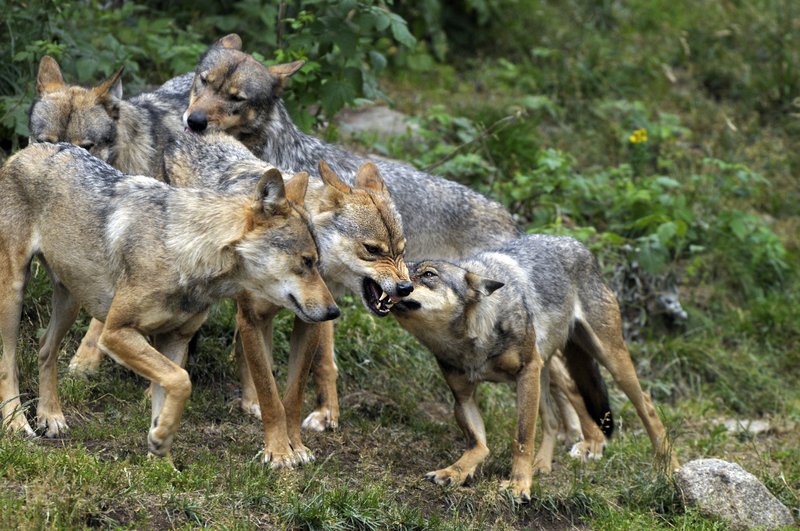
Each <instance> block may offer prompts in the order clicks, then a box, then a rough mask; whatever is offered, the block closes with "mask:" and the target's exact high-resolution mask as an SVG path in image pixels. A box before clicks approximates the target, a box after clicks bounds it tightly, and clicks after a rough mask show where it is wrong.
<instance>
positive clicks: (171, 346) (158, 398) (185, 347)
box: [149, 317, 205, 429]
mask: <svg viewBox="0 0 800 531" xmlns="http://www.w3.org/2000/svg"><path fill="white" fill-rule="evenodd" d="M203 320H205V318H204V317H203ZM201 323H202V321H201ZM191 339H192V334H189V335H188V336H187V335H185V334H182V333H180V331H177V332H173V333H169V334H162V335H157V336H155V337H154V338H153V345H154V346H155V348H156V350H158V351H159V352H160V353H161V354H162V355H164V356H166V358H167V359H169V360H170V361H171V362H173V363H175V364H176V365H178V366H179V367H181V368H183V369H185V368H186V361H187V358H188V355H189V341H191ZM149 391H150V399H151V402H150V411H151V412H150V425H151V429H152V428H156V427H158V424H159V420H160V419H159V417H160V415H161V410H162V409H163V408H164V401H165V400H166V390H165V389H164V387H162V386H161V385H159V384H158V383H156V382H155V381H153V382H152V383H151V385H150V389H149Z"/></svg>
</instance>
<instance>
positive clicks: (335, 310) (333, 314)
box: [322, 304, 342, 321]
mask: <svg viewBox="0 0 800 531" xmlns="http://www.w3.org/2000/svg"><path fill="white" fill-rule="evenodd" d="M340 315H342V311H341V310H340V309H339V307H338V306H336V305H335V304H331V305H329V306H328V308H327V310H326V312H325V318H324V319H322V320H323V321H330V320H332V319H336V318H337V317H339V316H340Z"/></svg>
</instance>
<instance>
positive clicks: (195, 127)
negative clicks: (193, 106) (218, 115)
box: [186, 111, 208, 133]
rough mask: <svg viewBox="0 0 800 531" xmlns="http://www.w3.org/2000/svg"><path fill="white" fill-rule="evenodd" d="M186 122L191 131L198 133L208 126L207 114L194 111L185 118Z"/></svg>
mask: <svg viewBox="0 0 800 531" xmlns="http://www.w3.org/2000/svg"><path fill="white" fill-rule="evenodd" d="M186 124H187V125H188V126H189V129H191V130H192V131H194V132H196V133H200V132H202V131H205V130H206V127H208V116H206V113H204V112H202V111H194V112H192V113H191V114H189V117H188V118H186Z"/></svg>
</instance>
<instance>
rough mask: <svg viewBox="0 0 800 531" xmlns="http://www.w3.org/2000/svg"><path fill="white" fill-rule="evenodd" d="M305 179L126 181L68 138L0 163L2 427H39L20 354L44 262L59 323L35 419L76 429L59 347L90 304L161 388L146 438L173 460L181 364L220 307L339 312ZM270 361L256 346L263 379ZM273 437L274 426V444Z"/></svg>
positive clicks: (124, 355)
mask: <svg viewBox="0 0 800 531" xmlns="http://www.w3.org/2000/svg"><path fill="white" fill-rule="evenodd" d="M306 186H307V175H300V176H297V177H295V178H294V179H292V181H290V182H289V184H288V185H284V182H283V179H282V177H281V175H280V173H279V172H278V171H277V170H272V171H268V172H265V173H264V174H263V175H262V176H261V177H260V179H259V181H258V183H257V184H256V185H255V186H253V188H252V190H251V191H250V193H249V194H238V195H229V194H220V193H216V192H213V191H210V190H189V189H178V188H172V187H169V186H168V185H166V184H163V183H161V182H159V181H156V180H154V179H150V178H147V177H131V176H127V175H124V174H122V173H121V172H119V171H117V170H115V169H114V168H112V167H111V166H109V165H107V164H105V163H104V162H102V161H100V160H98V159H96V158H94V157H93V156H91V155H90V154H89V153H87V152H86V151H85V150H83V149H80V148H78V147H76V146H74V145H71V144H34V145H32V146H29V147H28V148H26V149H24V150H22V151H20V152H19V153H17V154H15V155H14V156H13V157H11V158H10V159H9V160H8V161H7V162H6V164H5V165H4V166H3V168H2V170H0V205H2V206H1V207H0V211H1V212H2V215H0V336H1V338H0V339H2V344H3V350H2V360H0V403H2V404H3V407H2V413H3V425H4V426H6V427H9V428H11V429H13V430H24V431H25V432H28V433H32V430H31V428H30V425H29V424H28V421H27V420H26V418H25V417H24V415H22V414H20V411H21V404H20V400H19V384H18V379H17V367H16V349H17V335H18V331H19V322H20V314H21V307H22V300H23V293H24V289H25V284H26V282H27V280H28V277H29V265H30V262H31V260H32V259H33V257H35V256H36V257H39V259H40V261H41V262H42V264H43V265H44V266H45V268H46V270H47V271H48V273H49V276H50V279H51V281H52V282H53V311H52V317H51V320H50V323H49V324H48V327H47V330H46V332H45V334H44V336H43V338H42V341H41V349H40V351H39V371H40V399H39V403H38V409H37V418H38V424H39V427H40V428H42V429H43V430H44V431H45V435H47V436H50V437H52V436H56V435H58V434H59V433H60V432H61V431H63V430H65V429H66V427H67V426H66V423H65V421H64V415H63V413H62V410H61V406H60V403H59V400H58V392H57V381H56V379H57V371H56V365H57V364H56V362H57V353H58V345H59V343H60V342H61V339H62V338H63V337H64V334H65V333H66V332H67V330H68V329H69V327H70V325H71V324H72V322H73V321H74V319H75V317H76V315H77V313H78V310H79V308H80V307H81V306H82V307H84V308H85V309H86V310H88V311H89V313H90V314H91V315H92V316H93V317H95V318H97V319H99V320H101V321H104V322H105V327H104V329H103V333H102V335H101V337H100V341H99V343H100V348H101V349H102V350H103V351H104V352H105V353H107V354H108V355H110V356H111V357H112V358H114V359H115V360H117V361H118V362H119V363H121V364H122V365H124V366H126V367H128V368H130V369H132V370H133V371H135V372H136V373H138V374H140V375H142V376H144V377H145V378H147V379H149V380H150V381H151V382H154V383H155V384H156V386H155V389H154V391H153V402H154V406H153V417H152V420H151V428H150V430H149V433H148V445H149V448H150V451H151V452H152V453H153V454H155V455H158V456H166V455H168V454H169V452H170V447H171V445H172V440H173V438H174V436H175V433H176V430H177V428H178V424H179V422H180V418H181V415H182V413H183V410H184V405H185V402H186V400H187V398H188V396H189V393H190V391H191V383H190V380H189V376H188V374H187V372H186V371H185V370H184V369H183V368H181V364H182V362H183V359H184V358H185V356H186V350H187V345H188V341H189V339H190V338H191V337H192V335H193V334H194V333H195V332H196V331H197V329H198V328H199V326H200V325H201V324H202V322H203V321H204V319H205V317H206V314H207V312H208V308H209V307H210V305H211V304H212V303H213V302H215V301H216V300H218V299H220V298H223V297H234V296H241V295H242V294H245V295H247V296H249V297H253V298H264V299H266V300H268V301H270V302H273V303H275V304H280V305H284V306H286V307H289V308H292V309H293V310H294V311H295V312H296V313H297V315H298V316H300V317H301V318H303V319H305V320H307V321H309V322H315V321H323V320H326V319H331V318H335V317H336V316H338V314H339V309H338V308H337V307H336V305H335V303H334V301H333V298H332V296H331V294H330V292H329V291H328V289H327V287H326V286H325V284H324V283H323V281H322V278H321V277H320V275H319V271H318V270H317V267H316V264H317V261H318V256H317V248H316V244H315V242H314V237H313V234H312V229H311V225H310V223H309V220H308V218H307V216H306V214H305V213H304V210H303V208H302V200H303V197H304V195H305V190H306ZM147 336H152V337H153V345H155V347H154V346H151V344H150V343H149V342H148V340H147ZM263 358H264V355H263V351H259V350H256V351H253V352H251V353H248V363H249V364H250V368H251V370H252V371H253V372H254V373H257V374H258V375H259V376H260V377H262V378H259V379H257V380H256V382H257V384H258V385H263V386H267V385H269V379H270V378H271V377H272V375H271V373H269V370H268V362H267V360H266V359H263ZM273 383H274V381H273ZM265 394H266V393H265ZM259 396H262V393H259ZM283 429H284V430H285V426H284V428H283ZM271 431H274V429H273V427H272V426H266V424H265V444H266V435H267V434H268V433H269V432H271Z"/></svg>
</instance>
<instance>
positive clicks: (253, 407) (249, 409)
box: [241, 398, 261, 420]
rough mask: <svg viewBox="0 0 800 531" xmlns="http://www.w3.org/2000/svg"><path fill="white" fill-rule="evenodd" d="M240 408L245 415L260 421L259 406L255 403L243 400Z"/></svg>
mask: <svg viewBox="0 0 800 531" xmlns="http://www.w3.org/2000/svg"><path fill="white" fill-rule="evenodd" d="M241 406H242V411H244V412H245V413H246V414H248V415H251V416H253V417H255V418H257V419H259V420H261V406H260V405H258V402H257V401H253V400H248V399H246V398H243V399H242V404H241Z"/></svg>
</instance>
